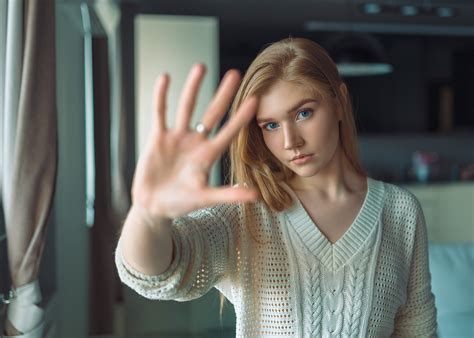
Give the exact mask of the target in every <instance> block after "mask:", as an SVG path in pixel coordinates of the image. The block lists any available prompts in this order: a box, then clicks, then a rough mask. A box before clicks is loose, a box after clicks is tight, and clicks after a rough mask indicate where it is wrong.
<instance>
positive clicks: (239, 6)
mask: <svg viewBox="0 0 474 338" xmlns="http://www.w3.org/2000/svg"><path fill="white" fill-rule="evenodd" d="M116 1H117V2H119V3H121V4H123V5H128V6H131V7H134V8H136V9H137V10H138V11H139V12H141V13H161V14H179V15H212V16H218V17H219V19H220V21H221V22H222V23H224V24H226V25H232V26H242V25H244V26H254V27H257V26H258V27H262V26H268V27H289V26H291V27H296V26H301V27H302V28H304V27H305V23H307V22H308V21H316V22H317V23H319V26H318V25H316V28H317V29H324V28H325V24H326V25H327V24H329V26H326V27H327V28H326V30H329V29H332V26H331V24H336V25H339V26H341V25H344V24H349V23H350V24H353V25H354V24H361V25H367V24H368V25H372V26H376V25H379V26H381V29H383V27H382V26H383V25H388V26H389V27H390V25H392V26H393V27H392V29H396V26H402V25H403V26H408V27H410V26H414V27H413V29H415V28H416V26H422V25H423V26H426V28H427V32H428V31H429V29H430V28H431V29H432V30H434V31H436V29H440V30H441V29H447V32H449V31H450V30H451V31H452V32H453V35H456V34H455V32H456V30H455V29H456V28H457V29H458V30H459V31H462V30H464V31H465V32H469V33H464V35H470V34H471V35H473V36H474V1H473V0H457V1H447V0H434V1H427V0H416V1H394V0H391V1H381V0H375V1H361V0H254V1H249V0H242V1H230V0H200V1H192V0H190V1H183V0H116ZM366 4H375V5H376V6H378V7H379V8H381V9H382V12H381V13H379V14H366V13H364V10H363V8H364V5H366ZM401 6H414V7H415V9H416V10H417V11H418V12H419V13H418V14H417V15H413V16H406V15H402V14H401V13H400V7H401ZM440 7H441V8H450V9H451V10H452V12H453V14H454V15H453V16H452V17H440V16H438V15H437V9H438V8H440ZM362 27H363V26H362ZM356 29H357V26H356ZM405 29H406V28H405ZM453 29H454V30H453ZM434 34H436V33H434Z"/></svg>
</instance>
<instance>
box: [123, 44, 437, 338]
mask: <svg viewBox="0 0 474 338" xmlns="http://www.w3.org/2000/svg"><path fill="white" fill-rule="evenodd" d="M203 74H204V68H203V66H201V65H196V66H195V67H194V68H193V70H192V71H191V73H190V75H189V78H188V80H187V82H186V85H185V87H184V89H183V93H182V97H181V101H180V104H179V108H178V112H177V114H176V122H175V126H174V128H173V129H168V127H167V126H166V122H165V118H164V116H165V111H166V91H167V87H168V81H169V80H168V77H167V76H161V77H160V78H159V80H158V81H157V85H156V90H155V95H154V97H155V104H154V108H155V113H156V114H155V121H154V122H153V131H152V132H151V136H150V138H149V140H148V144H147V146H146V149H145V151H144V153H143V154H142V155H141V157H140V160H139V162H138V165H137V169H136V173H135V178H134V183H133V188H132V197H133V205H132V208H131V210H130V213H129V215H128V217H127V219H126V221H125V224H124V228H123V231H122V234H121V237H120V239H119V242H118V245H117V251H116V264H117V268H118V271H119V275H120V277H121V279H122V281H123V282H124V283H125V284H127V285H128V286H130V287H131V288H132V289H134V290H135V291H136V292H138V293H139V294H141V295H143V296H145V297H147V298H150V299H163V300H171V299H172V300H177V301H186V300H191V299H195V298H198V297H200V296H202V295H204V294H205V293H207V292H208V291H209V290H210V289H211V288H212V287H216V288H217V289H218V290H220V291H221V293H222V294H223V295H225V297H226V298H227V299H228V300H229V301H230V302H231V303H232V304H233V305H234V307H235V312H236V317H237V328H236V335H237V336H238V337H267V336H272V337H274V336H281V337H319V336H324V337H330V336H339V337H356V336H357V337H359V336H360V337H367V336H371V337H388V336H391V335H394V336H405V337H408V336H423V337H428V336H434V335H436V308H435V304H434V297H433V294H432V293H431V285H430V273H429V267H428V256H427V254H428V248H427V234H426V225H425V222H424V217H423V212H422V209H421V207H420V204H419V202H418V201H417V199H416V198H415V197H414V196H413V195H412V194H411V193H409V192H408V191H406V190H404V189H402V188H399V187H397V186H394V185H392V184H388V183H384V182H381V181H378V180H375V179H372V178H370V177H367V175H366V174H365V172H364V170H363V168H362V166H361V164H360V162H359V159H358V150H357V138H356V130H355V125H354V119H353V115H352V114H353V113H352V109H351V104H350V99H349V95H348V92H347V88H346V85H345V84H344V82H343V81H342V80H341V78H340V77H339V74H338V72H337V68H336V66H335V64H334V62H333V61H332V60H331V58H330V57H329V56H328V54H327V53H326V51H325V50H324V49H323V48H321V47H320V46H319V45H317V44H316V43H314V42H312V41H309V40H306V39H296V38H289V39H285V40H282V41H279V42H276V43H274V44H272V45H270V46H269V47H267V48H266V49H264V50H263V51H262V52H261V53H260V54H259V55H258V56H257V58H256V59H255V60H254V61H253V62H252V64H251V65H250V67H249V69H248V71H247V72H246V74H245V76H244V78H243V80H242V82H241V84H240V87H239V89H238V92H237V94H236V97H235V99H234V101H233V107H232V114H231V119H230V121H229V122H228V123H227V124H226V125H225V126H224V127H223V128H222V130H221V131H220V132H219V133H218V134H217V136H216V137H214V138H212V139H209V138H208V137H207V132H208V131H209V130H211V129H212V128H213V127H214V126H215V125H217V123H218V121H219V120H220V119H221V118H222V117H223V116H224V114H225V112H226V109H227V107H228V106H229V104H230V102H231V101H232V99H233V95H234V93H235V91H236V89H237V87H238V86H239V75H238V73H237V72H236V71H230V72H228V73H227V74H226V76H225V77H224V79H223V80H222V83H221V85H220V87H219V89H218V91H217V94H216V96H215V98H214V99H213V101H212V102H211V104H210V106H209V109H208V111H207V112H206V113H205V115H204V117H203V119H202V122H201V123H200V124H199V125H198V126H197V127H196V129H195V130H189V127H188V124H189V120H190V116H191V112H192V110H193V107H194V102H195V99H196V95H197V92H198V87H199V84H200V82H201V79H202V77H203ZM229 144H231V147H230V155H231V173H232V179H233V186H231V187H219V188H212V187H208V186H207V174H208V171H209V168H210V167H211V165H212V163H213V162H214V161H215V160H216V159H217V158H218V156H219V155H220V154H222V152H223V151H224V150H225V149H226V147H227V146H228V145H229Z"/></svg>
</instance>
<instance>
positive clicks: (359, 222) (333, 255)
mask: <svg viewBox="0 0 474 338" xmlns="http://www.w3.org/2000/svg"><path fill="white" fill-rule="evenodd" d="M283 186H284V187H285V188H286V190H287V191H288V192H289V193H290V195H291V196H292V198H293V201H294V203H293V206H292V207H291V208H289V209H287V210H285V211H284V212H283V213H284V214H285V216H286V217H287V220H288V221H289V223H290V224H291V226H292V227H293V228H294V230H295V231H296V233H297V234H298V236H299V237H300V238H301V240H302V242H303V243H304V244H305V245H306V247H307V248H308V249H309V250H310V251H311V252H312V253H313V254H314V255H315V256H316V257H317V258H318V259H319V260H320V261H321V262H322V263H323V264H325V265H326V266H327V267H329V268H331V269H333V270H337V269H338V268H339V267H340V266H342V265H344V263H345V262H347V261H348V260H349V259H350V258H351V257H352V256H353V255H354V254H356V253H357V251H358V250H359V249H360V248H361V247H362V246H363V244H364V242H365V241H366V240H367V239H368V238H369V235H370V233H371V231H372V230H373V229H374V227H375V225H376V224H377V220H378V217H379V215H380V211H381V209H382V206H383V195H384V185H383V182H381V181H377V180H374V179H372V178H370V177H367V192H366V195H365V199H364V203H363V204H362V207H361V208H360V210H359V213H358V214H357V216H356V218H355V219H354V221H353V222H352V224H351V225H350V227H349V228H348V229H347V230H346V232H345V233H344V234H343V235H342V237H341V238H339V239H338V240H337V241H336V242H335V243H331V241H329V240H328V239H327V237H326V236H325V235H324V234H323V233H322V232H321V230H319V228H318V227H317V226H316V224H314V222H313V220H312V219H311V217H310V216H309V215H308V213H307V212H306V210H305V209H304V207H303V205H302V203H301V201H300V200H299V198H298V196H297V195H296V193H295V192H294V191H293V190H292V189H291V188H290V187H289V185H288V184H286V183H283Z"/></svg>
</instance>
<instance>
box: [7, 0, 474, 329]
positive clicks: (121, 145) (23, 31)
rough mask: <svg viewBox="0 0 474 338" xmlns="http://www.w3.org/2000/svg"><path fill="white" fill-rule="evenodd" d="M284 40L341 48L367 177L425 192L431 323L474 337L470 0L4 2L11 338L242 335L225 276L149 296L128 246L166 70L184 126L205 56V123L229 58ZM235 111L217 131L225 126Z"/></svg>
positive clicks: (212, 170)
mask: <svg viewBox="0 0 474 338" xmlns="http://www.w3.org/2000/svg"><path fill="white" fill-rule="evenodd" d="M286 38H305V39H309V40H312V41H315V42H316V43H318V44H319V45H320V46H322V47H323V48H324V49H325V50H326V51H327V53H328V54H329V55H330V57H331V58H332V59H333V60H334V63H335V65H336V66H337V70H338V72H339V75H340V78H341V79H342V81H343V82H344V83H345V84H346V86H347V90H348V100H349V101H350V103H351V105H352V111H353V116H354V123H355V127H356V129H357V145H358V148H357V149H358V157H359V159H360V162H361V164H362V167H363V168H364V170H365V171H366V174H367V176H368V177H370V178H372V179H374V180H377V181H382V182H385V184H391V185H396V186H398V187H401V188H402V189H404V190H403V191H405V190H406V191H408V192H409V193H410V194H413V196H414V197H415V198H416V200H417V201H419V204H420V206H421V208H422V216H423V217H422V219H423V221H422V222H423V224H424V225H426V230H427V231H426V239H427V252H428V256H427V259H428V260H427V262H425V264H427V265H426V266H429V276H430V282H431V292H432V293H433V295H434V302H435V306H436V323H437V326H436V334H437V335H438V336H439V337H474V287H473V285H474V283H473V282H474V95H473V94H474V2H472V1H470V0H455V1H447V0H416V1H408V0H406V1H405V0H374V1H365V0H311V1H310V0H293V1H285V0H274V1H249V0H243V1H229V0H221V1H216V0H201V1H183V0H174V1H171V0H0V192H1V195H0V196H1V197H0V310H1V316H0V330H1V332H2V334H3V336H5V337H9V336H12V337H48V338H59V337H68V338H75V337H78V338H79V337H81V338H82V337H104V338H106V337H108V338H119V337H134V338H135V337H136V338H141V337H162V338H163V337H166V338H168V337H169V338H171V337H174V338H178V337H180V338H181V337H226V338H227V337H235V336H239V332H240V331H239V328H238V327H239V325H240V324H239V323H238V320H237V318H236V310H237V309H238V306H234V305H235V304H233V303H232V302H231V300H230V299H228V298H227V299H225V301H224V302H223V303H222V300H223V298H221V294H223V292H221V289H218V288H217V287H213V288H211V289H210V290H209V291H208V292H206V293H205V294H204V295H202V296H201V297H198V298H196V299H193V300H189V301H175V300H162V299H147V298H145V297H143V296H142V295H140V294H138V293H137V292H135V291H134V290H133V289H132V288H131V287H129V286H127V285H125V284H124V283H123V282H122V280H121V278H120V276H119V274H118V271H117V266H116V264H117V263H116V260H115V257H116V256H115V254H116V250H117V246H118V240H119V238H120V236H121V233H122V229H124V223H125V220H126V219H127V216H128V215H129V211H130V210H131V207H132V204H133V200H134V199H133V198H132V183H133V182H134V177H136V175H135V171H136V168H137V163H138V160H139V158H142V157H141V156H140V155H142V154H144V153H146V152H147V151H148V150H147V149H148V147H149V143H147V142H148V140H149V139H150V135H154V134H153V133H154V132H155V130H154V129H153V128H154V123H155V122H153V121H155V120H156V116H154V115H153V113H154V111H153V109H156V105H157V103H156V101H155V100H156V88H155V89H154V86H156V82H155V81H156V79H157V77H158V76H160V75H162V74H168V75H169V78H170V82H169V88H168V93H167V109H166V112H165V113H164V115H165V118H166V119H167V121H169V123H170V124H172V123H173V121H175V118H176V115H177V113H176V112H177V111H179V110H180V109H182V107H181V106H180V105H179V102H180V97H181V93H182V88H183V87H185V86H186V83H187V82H186V81H187V79H188V81H189V78H188V76H190V75H188V72H189V71H190V69H191V67H192V66H193V65H194V64H196V63H197V62H199V63H201V64H204V65H205V67H206V75H205V77H204V79H203V81H202V84H201V85H200V90H199V95H198V96H197V97H196V100H195V101H196V102H195V109H194V112H193V114H192V117H190V120H189V124H190V126H192V128H194V127H195V126H199V125H200V124H202V123H201V122H202V121H204V117H205V112H206V110H207V109H208V107H209V102H211V100H213V98H214V97H215V92H216V89H217V88H218V86H219V83H220V82H221V80H222V78H223V77H224V75H225V74H226V72H227V71H228V70H229V69H236V70H238V72H239V73H240V74H241V75H242V76H243V75H244V74H245V73H246V72H247V70H248V69H249V66H250V65H251V63H252V61H253V60H254V58H255V57H256V56H257V54H259V53H260V52H262V51H263V50H264V48H265V47H267V46H269V45H270V44H271V43H273V42H276V41H280V40H282V39H286ZM163 81H164V80H163ZM154 95H155V96H154ZM225 110H226V111H225V116H224V117H223V118H222V120H220V121H219V123H216V125H215V126H214V127H213V128H209V129H212V130H207V132H208V134H209V135H208V136H209V138H211V139H213V138H215V137H217V135H220V134H219V133H220V131H222V130H224V129H225V127H226V126H228V125H230V121H232V119H233V117H232V118H230V116H231V114H230V111H231V107H230V105H228V106H226V107H225ZM196 131H197V132H198V133H199V131H198V129H196ZM230 161H231V156H230V155H229V152H228V150H227V148H226V150H225V151H223V153H222V156H219V157H218V159H217V160H216V161H214V162H213V163H211V165H212V167H211V166H210V167H209V168H207V169H208V172H207V175H208V176H206V177H207V178H208V182H209V185H210V186H214V187H217V186H222V185H232V184H233V183H234V182H235V181H233V180H231V179H230V177H231V171H232V168H231V165H230ZM242 161H243V160H242ZM207 169H206V170H207ZM354 224H355V222H354ZM349 225H350V224H349ZM407 227H408V226H407ZM170 231H171V230H170ZM203 231H204V230H203ZM348 231H349V230H348ZM380 236H381V238H383V236H384V234H383V233H381V235H380ZM343 237H344V235H342V237H341V238H343ZM170 238H171V237H170ZM173 238H174V237H173ZM417 240H420V238H417ZM175 245H176V243H175ZM415 247H416V245H415ZM175 248H176V246H175ZM175 253H176V252H175V251H173V257H175ZM238 253H239V254H240V249H239V252H238ZM170 257H171V256H170ZM374 257H377V256H374ZM374 259H375V258H374ZM203 271H204V270H203ZM22 287H24V288H22ZM344 290H346V289H344ZM344 304H345V303H344ZM281 332H283V331H281ZM331 332H332V331H331ZM241 336H248V335H245V334H242V335H241ZM262 336H264V335H262ZM281 336H287V335H286V334H283V333H281ZM295 336H301V337H303V336H304V337H307V336H308V335H307V334H303V333H302V334H301V335H296V334H295ZM336 336H340V337H345V336H346V334H344V333H340V334H339V335H336ZM360 336H364V335H363V334H362V333H361V334H360Z"/></svg>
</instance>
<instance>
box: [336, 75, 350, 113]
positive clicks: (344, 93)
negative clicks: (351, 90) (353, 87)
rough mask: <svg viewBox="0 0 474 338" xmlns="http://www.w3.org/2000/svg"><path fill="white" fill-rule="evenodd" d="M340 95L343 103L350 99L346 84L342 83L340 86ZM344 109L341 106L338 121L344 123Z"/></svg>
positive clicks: (338, 111)
mask: <svg viewBox="0 0 474 338" xmlns="http://www.w3.org/2000/svg"><path fill="white" fill-rule="evenodd" d="M339 94H340V95H341V99H342V100H341V101H342V102H347V98H348V95H349V94H348V90H347V86H346V84H345V83H344V82H341V84H340V85H339ZM341 110H342V107H341V106H339V109H338V110H337V113H338V119H339V121H342V111H341Z"/></svg>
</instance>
